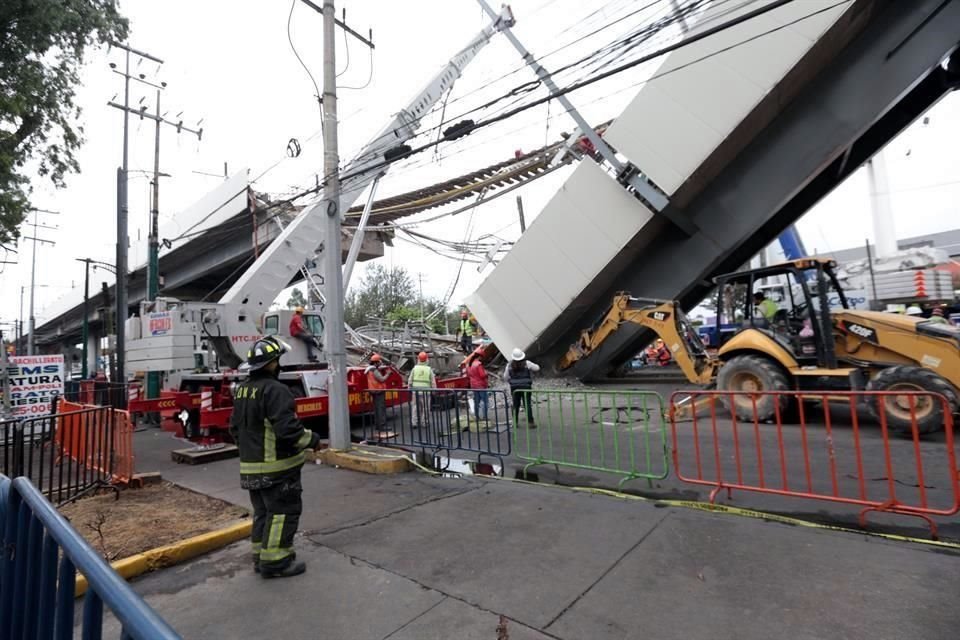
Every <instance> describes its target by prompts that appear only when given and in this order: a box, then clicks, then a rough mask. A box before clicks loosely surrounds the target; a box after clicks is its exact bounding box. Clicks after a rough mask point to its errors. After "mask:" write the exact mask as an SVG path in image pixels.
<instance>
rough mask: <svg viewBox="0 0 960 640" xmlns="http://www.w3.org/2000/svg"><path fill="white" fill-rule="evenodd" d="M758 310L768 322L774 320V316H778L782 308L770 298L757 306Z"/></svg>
mask: <svg viewBox="0 0 960 640" xmlns="http://www.w3.org/2000/svg"><path fill="white" fill-rule="evenodd" d="M757 308H758V309H759V310H760V314H761V315H762V316H763V317H764V318H766V319H767V320H773V316H775V315H776V314H777V311H779V310H780V307H778V306H777V303H776V302H774V301H773V300H770V299H769V298H765V299H764V300H762V301H761V302H760V304H759V305H757Z"/></svg>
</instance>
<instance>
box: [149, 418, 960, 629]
mask: <svg viewBox="0 0 960 640" xmlns="http://www.w3.org/2000/svg"><path fill="white" fill-rule="evenodd" d="M178 446H180V445H179V444H178V443H175V442H173V441H172V440H169V436H168V435H166V434H159V433H158V432H146V433H141V434H138V440H137V452H138V456H139V457H138V467H139V469H141V470H144V471H146V470H148V468H149V467H150V466H151V465H152V466H154V467H155V468H156V470H160V471H162V472H163V474H164V476H165V477H166V478H168V479H171V480H174V481H176V482H178V483H180V484H183V485H184V486H188V487H190V488H193V489H195V490H198V491H202V492H204V493H209V494H211V495H215V496H217V497H221V498H224V499H227V500H231V501H235V502H237V503H239V504H245V502H246V496H245V495H244V493H243V492H242V491H239V490H238V489H236V488H235V487H236V485H237V469H236V464H237V463H236V461H235V460H227V461H223V462H217V463H213V464H211V465H207V466H205V467H177V466H175V465H173V464H172V463H170V462H169V453H166V461H164V459H163V458H164V449H166V451H167V452H168V451H169V450H170V449H173V448H177V447H178ZM304 503H305V513H304V518H303V520H302V524H301V530H302V531H304V534H303V535H302V536H300V538H299V539H298V543H297V544H298V554H299V556H300V557H302V558H303V559H305V560H306V561H307V563H308V565H309V570H308V572H307V574H306V575H304V576H301V577H297V578H293V579H289V580H275V581H270V582H267V581H263V580H261V579H260V578H259V577H257V576H256V575H255V574H254V573H253V571H252V568H251V567H250V564H249V556H248V552H249V549H248V547H247V545H246V544H237V545H233V546H232V547H229V548H227V549H225V550H222V551H220V552H217V553H214V554H211V555H210V556H207V557H205V558H201V559H199V560H197V561H194V562H192V563H189V564H186V565H183V566H180V567H174V568H172V569H167V570H164V571H161V572H158V573H155V574H152V575H148V576H146V577H144V578H142V579H139V580H137V581H135V582H134V586H135V588H136V589H137V590H138V591H139V592H140V593H142V594H144V595H145V596H146V598H147V601H148V602H149V603H150V604H151V605H152V606H154V607H155V608H156V609H157V610H158V611H159V612H160V614H161V615H163V616H164V617H166V619H167V620H168V621H169V622H170V623H171V624H172V625H173V626H174V627H175V628H176V629H178V630H179V631H180V632H181V633H182V634H183V636H184V637H186V638H204V639H213V638H253V637H276V638H290V639H299V638H317V637H323V638H376V639H380V638H384V639H385V638H391V639H393V640H399V639H411V640H412V639H430V638H437V639H439V638H457V639H462V640H466V639H473V638H477V639H489V640H494V639H495V638H496V637H497V633H496V627H497V623H498V617H499V615H500V614H502V615H505V616H506V617H507V618H508V619H509V622H508V629H509V638H510V639H511V640H525V639H542V638H564V639H571V640H572V639H576V640H586V639H591V640H593V639H598V640H602V639H607V638H641V637H642V638H664V639H672V638H684V639H697V638H709V639H711V640H717V639H723V638H731V639H732V638H738V639H754V638H756V639H758V640H759V639H761V638H762V639H764V640H766V639H767V638H770V637H783V638H811V639H813V638H818V639H832V638H838V639H839V638H870V639H872V640H876V639H881V638H891V639H893V638H898V639H899V638H909V637H919V638H924V639H925V640H935V639H938V638H952V637H955V636H956V626H957V622H958V619H960V616H958V615H957V614H956V613H954V611H953V609H954V608H955V600H956V596H957V588H956V579H955V576H956V574H957V572H958V570H960V554H957V553H954V552H952V551H943V550H935V549H933V548H930V547H924V546H921V545H913V544H908V543H894V542H889V541H885V540H880V539H877V538H869V537H866V536H859V535H854V534H846V533H838V532H831V531H825V530H813V529H806V528H799V527H790V526H786V525H781V524H774V523H767V522H763V521H759V520H752V519H748V518H743V517H735V516H729V515H720V514H710V513H703V512H697V511H692V510H684V509H673V508H658V507H656V506H654V505H652V504H649V503H643V502H637V501H625V500H622V499H618V498H613V497H608V496H602V495H593V494H587V493H581V492H575V491H572V490H569V489H563V488H557V487H550V486H534V485H527V484H518V483H512V482H507V481H498V480H490V479H484V478H466V479H459V478H433V477H429V476H426V475H423V474H404V475H399V476H366V475H362V474H357V473H354V472H350V471H344V470H336V469H331V468H327V467H321V466H315V465H310V466H308V467H307V468H306V469H305V472H304Z"/></svg>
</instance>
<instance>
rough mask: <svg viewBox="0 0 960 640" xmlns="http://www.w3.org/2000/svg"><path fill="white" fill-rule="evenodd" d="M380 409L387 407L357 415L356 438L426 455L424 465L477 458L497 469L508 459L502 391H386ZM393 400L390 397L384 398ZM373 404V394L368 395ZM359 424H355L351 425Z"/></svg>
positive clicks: (507, 424)
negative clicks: (461, 455)
mask: <svg viewBox="0 0 960 640" xmlns="http://www.w3.org/2000/svg"><path fill="white" fill-rule="evenodd" d="M383 393H384V396H383V399H384V404H387V403H388V401H389V402H392V405H391V406H382V407H381V408H380V409H377V404H376V403H377V401H376V400H374V409H373V411H371V412H369V413H366V414H363V415H362V416H360V417H359V418H358V419H357V420H356V421H355V423H354V426H355V428H354V435H355V437H356V438H359V439H362V440H365V441H367V442H370V443H376V444H383V445H395V446H400V447H407V448H413V449H420V450H422V451H423V452H424V453H427V452H429V453H430V454H431V456H430V457H429V458H430V460H435V459H436V458H437V457H443V456H438V454H441V453H446V456H445V457H446V460H447V462H446V463H445V464H441V465H440V466H441V470H443V469H445V468H447V466H449V458H450V454H451V453H452V452H455V451H463V452H468V453H474V454H477V461H478V463H479V462H482V460H483V458H484V457H487V456H489V457H493V458H496V459H497V460H498V461H499V462H500V466H501V469H502V468H503V458H504V457H505V456H509V455H510V453H511V440H510V425H511V423H510V409H509V403H508V401H507V395H506V392H505V391H503V390H502V389H451V388H447V389H424V388H416V389H390V390H387V391H385V392H383ZM387 394H393V395H387ZM371 395H372V397H373V398H374V399H375V398H376V392H374V393H373V394H371ZM357 423H359V424H357Z"/></svg>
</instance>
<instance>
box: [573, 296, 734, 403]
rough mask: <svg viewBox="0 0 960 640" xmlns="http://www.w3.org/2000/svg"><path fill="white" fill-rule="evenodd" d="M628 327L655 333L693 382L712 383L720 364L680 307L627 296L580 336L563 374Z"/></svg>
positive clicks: (619, 299)
mask: <svg viewBox="0 0 960 640" xmlns="http://www.w3.org/2000/svg"><path fill="white" fill-rule="evenodd" d="M626 323H631V324H637V325H640V326H642V327H646V328H647V329H650V330H651V331H653V332H654V333H656V334H657V336H658V337H659V338H660V339H661V340H663V342H664V344H666V345H667V347H668V348H669V349H670V353H671V354H672V355H673V358H674V360H676V361H677V364H678V365H679V366H680V370H681V371H683V374H684V375H685V376H686V377H687V379H688V380H689V381H690V382H692V383H694V384H709V383H710V382H712V381H713V379H714V377H715V375H716V371H717V369H718V368H719V365H720V363H719V361H718V360H717V359H716V358H713V357H711V356H710V355H709V354H707V351H706V349H705V348H704V346H703V343H702V342H701V341H700V337H699V336H698V335H697V333H696V331H694V330H693V327H692V326H690V324H689V323H688V322H687V319H686V317H685V316H684V314H683V311H681V309H680V307H679V306H678V305H677V303H676V302H673V301H669V302H661V301H653V300H641V299H638V298H633V297H631V296H630V295H629V294H628V293H624V292H621V293H618V294H617V295H616V296H614V298H613V303H612V304H611V305H610V308H609V309H608V310H607V313H606V314H604V316H603V317H602V318H601V319H600V320H599V321H598V322H597V323H596V324H595V325H594V326H593V327H591V328H589V329H585V330H584V331H582V332H581V333H580V338H579V339H578V340H577V342H576V343H574V344H573V345H571V346H570V349H568V350H567V353H566V354H565V355H564V356H563V358H561V359H560V363H559V365H558V366H559V368H560V370H561V371H562V370H565V369H569V368H570V367H572V366H573V365H574V364H576V363H577V362H578V361H579V360H581V359H583V358H585V357H587V356H589V355H590V354H591V353H593V352H594V351H596V350H597V349H598V348H600V345H602V344H603V343H604V342H605V341H606V340H607V339H608V338H610V336H612V335H613V334H615V333H616V332H617V330H618V329H619V328H620V327H621V326H622V325H624V324H626Z"/></svg>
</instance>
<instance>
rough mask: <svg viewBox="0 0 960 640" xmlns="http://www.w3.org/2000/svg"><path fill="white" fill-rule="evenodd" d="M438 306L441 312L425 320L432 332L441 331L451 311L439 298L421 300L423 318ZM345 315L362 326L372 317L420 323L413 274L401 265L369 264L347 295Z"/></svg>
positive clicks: (395, 321) (394, 321)
mask: <svg viewBox="0 0 960 640" xmlns="http://www.w3.org/2000/svg"><path fill="white" fill-rule="evenodd" d="M437 309H440V312H439V313H437V314H436V315H435V317H433V318H430V320H428V321H427V326H428V327H429V328H430V330H431V331H434V332H436V333H443V332H444V331H445V330H446V325H447V318H448V316H449V314H450V312H449V311H448V310H447V309H446V306H445V305H444V304H443V301H441V300H438V299H435V298H425V299H424V300H423V317H424V318H428V317H430V316H431V315H433V314H434V312H435V311H436V310H437ZM344 315H345V317H346V321H347V324H349V325H350V326H352V327H360V326H363V325H365V324H367V323H368V322H369V321H370V319H372V318H381V319H383V320H385V321H386V322H388V323H390V324H394V325H402V324H403V323H405V322H419V320H420V317H421V316H420V296H419V294H418V291H417V287H416V285H415V283H414V281H413V277H412V276H411V275H410V274H409V273H408V272H407V270H406V269H404V268H403V267H395V268H393V269H389V268H387V267H384V266H383V265H380V264H376V263H373V264H370V265H369V266H368V267H367V270H366V273H365V274H364V276H363V278H362V279H361V280H360V282H359V284H358V286H357V287H356V288H355V289H353V290H351V291H350V293H349V294H348V295H347V300H346V306H345V312H344ZM457 319H458V320H459V316H457ZM450 326H451V327H453V326H454V325H453V324H451V325H450Z"/></svg>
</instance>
